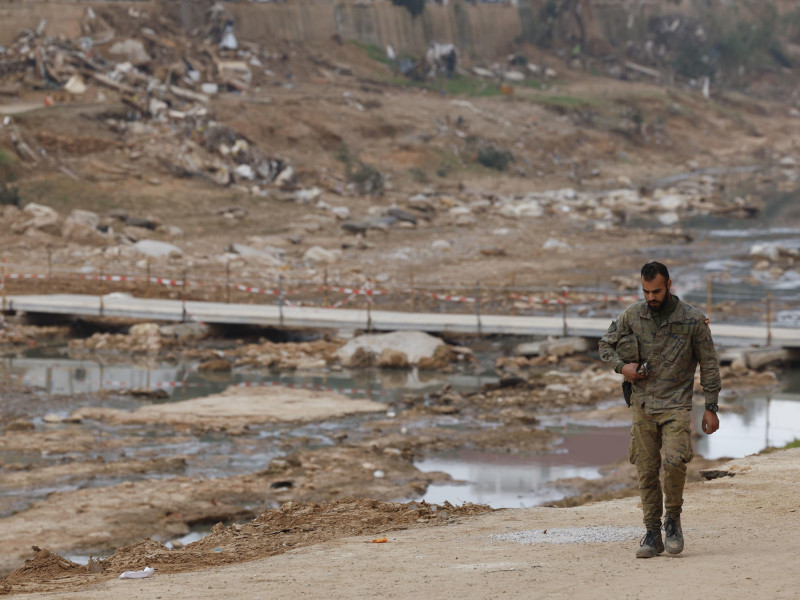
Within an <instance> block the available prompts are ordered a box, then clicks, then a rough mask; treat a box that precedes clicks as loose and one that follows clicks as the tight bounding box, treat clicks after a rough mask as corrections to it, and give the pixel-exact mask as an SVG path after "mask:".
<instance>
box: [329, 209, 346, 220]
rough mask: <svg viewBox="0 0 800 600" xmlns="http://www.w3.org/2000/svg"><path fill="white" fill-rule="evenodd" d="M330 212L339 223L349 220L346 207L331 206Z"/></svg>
mask: <svg viewBox="0 0 800 600" xmlns="http://www.w3.org/2000/svg"><path fill="white" fill-rule="evenodd" d="M330 211H331V213H333V216H335V217H336V218H337V219H339V220H341V221H344V220H345V219H349V218H350V209H349V208H347V207H346V206H332V207H331V209H330Z"/></svg>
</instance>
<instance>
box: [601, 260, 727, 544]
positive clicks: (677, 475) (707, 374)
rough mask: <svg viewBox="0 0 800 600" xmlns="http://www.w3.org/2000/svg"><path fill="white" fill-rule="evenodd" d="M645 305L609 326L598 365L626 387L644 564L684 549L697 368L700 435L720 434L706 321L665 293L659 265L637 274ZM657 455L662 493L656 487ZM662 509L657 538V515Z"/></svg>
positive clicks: (665, 279) (663, 268)
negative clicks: (608, 368) (685, 496)
mask: <svg viewBox="0 0 800 600" xmlns="http://www.w3.org/2000/svg"><path fill="white" fill-rule="evenodd" d="M641 276H642V291H643V292H644V298H645V299H644V301H639V302H635V303H634V304H632V305H630V306H629V307H628V308H626V309H625V311H624V312H623V313H622V314H621V315H620V316H619V318H618V319H617V320H616V321H612V323H611V325H610V326H609V328H608V331H606V333H605V335H603V337H602V338H601V339H600V344H599V349H600V358H601V359H603V360H604V361H606V362H610V363H611V364H613V365H614V368H615V370H616V371H617V373H621V374H622V375H624V376H625V378H626V380H627V381H628V382H630V399H631V407H632V410H633V427H631V444H630V448H629V450H628V458H629V459H630V461H631V463H633V464H635V465H636V469H637V471H638V473H639V493H640V494H641V497H642V511H643V513H644V525H645V527H646V528H647V533H646V534H645V535H644V537H643V538H642V541H641V544H640V547H639V549H638V550H637V552H636V557H637V558H651V557H653V556H656V555H657V554H660V553H661V552H663V551H664V549H665V541H666V550H667V552H669V553H670V554H680V552H681V551H682V550H683V531H682V529H681V507H682V505H683V486H684V483H685V481H686V463H688V462H689V461H691V460H692V457H693V456H694V453H693V451H692V443H691V440H690V439H689V436H690V434H691V419H690V417H691V410H692V390H693V387H694V374H695V370H696V369H697V365H698V363H699V364H700V385H701V386H702V388H703V392H704V394H705V408H706V410H705V413H703V425H702V427H703V432H704V433H705V434H706V435H711V434H712V433H714V432H715V431H717V429H719V418H718V417H717V397H718V396H719V390H720V387H721V382H720V375H719V363H718V361H717V355H716V351H715V350H714V342H713V341H712V339H711V331H710V330H709V327H708V319H707V318H706V317H705V315H703V313H702V312H700V311H699V310H697V309H696V308H694V307H692V306H691V305H689V304H687V303H686V302H683V301H682V300H680V299H679V298H678V297H677V296H675V295H674V294H672V293H671V292H670V288H671V287H672V281H671V280H670V278H669V271H668V270H667V267H666V266H665V265H663V264H661V263H658V262H651V263H647V264H646V265H644V266H643V267H642V272H641ZM662 448H663V450H664V460H663V465H664V489H663V500H662V488H661V483H660V481H659V471H660V469H661V465H662V460H661V450H662ZM662 503H663V507H664V508H666V513H667V514H666V518H665V519H664V531H665V533H666V540H663V539H662V537H661V516H662V513H663V508H662Z"/></svg>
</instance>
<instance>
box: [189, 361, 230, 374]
mask: <svg viewBox="0 0 800 600" xmlns="http://www.w3.org/2000/svg"><path fill="white" fill-rule="evenodd" d="M231 369H232V367H231V363H230V362H228V361H227V360H225V359H224V358H218V359H215V360H207V361H205V362H202V363H200V364H199V365H197V370H198V371H206V372H214V373H223V372H224V373H227V372H230V371H231Z"/></svg>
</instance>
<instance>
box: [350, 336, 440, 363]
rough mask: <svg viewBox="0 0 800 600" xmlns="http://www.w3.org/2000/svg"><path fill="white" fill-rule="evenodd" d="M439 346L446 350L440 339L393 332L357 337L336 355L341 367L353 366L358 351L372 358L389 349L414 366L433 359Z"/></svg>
mask: <svg viewBox="0 0 800 600" xmlns="http://www.w3.org/2000/svg"><path fill="white" fill-rule="evenodd" d="M439 346H445V348H447V346H446V344H445V343H444V342H443V341H442V340H441V339H439V338H437V337H434V336H432V335H429V334H427V333H425V332H423V331H394V332H392V333H382V334H366V335H361V336H358V337H356V338H353V339H352V340H350V341H349V342H347V343H346V344H345V345H344V346H342V347H341V348H339V350H338V351H337V353H336V354H337V356H338V358H339V360H340V361H341V362H342V364H343V365H345V366H354V365H353V364H352V363H353V357H354V354H355V353H356V351H358V350H359V349H361V350H363V351H364V352H366V353H367V354H368V355H372V356H380V354H381V353H382V352H383V350H385V349H390V350H393V351H398V352H402V353H404V354H405V355H406V357H407V360H408V364H411V365H415V364H417V363H418V362H419V361H420V359H422V358H424V357H428V358H433V357H434V355H435V353H436V349H437V348H438V347H439Z"/></svg>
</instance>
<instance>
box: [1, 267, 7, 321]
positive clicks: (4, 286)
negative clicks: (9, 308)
mask: <svg viewBox="0 0 800 600" xmlns="http://www.w3.org/2000/svg"><path fill="white" fill-rule="evenodd" d="M6 281H7V279H6V263H5V261H3V282H2V284H0V286H2V288H3V313H4V314H5V312H6Z"/></svg>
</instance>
